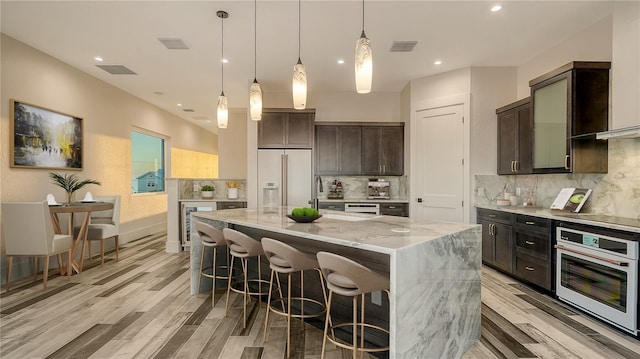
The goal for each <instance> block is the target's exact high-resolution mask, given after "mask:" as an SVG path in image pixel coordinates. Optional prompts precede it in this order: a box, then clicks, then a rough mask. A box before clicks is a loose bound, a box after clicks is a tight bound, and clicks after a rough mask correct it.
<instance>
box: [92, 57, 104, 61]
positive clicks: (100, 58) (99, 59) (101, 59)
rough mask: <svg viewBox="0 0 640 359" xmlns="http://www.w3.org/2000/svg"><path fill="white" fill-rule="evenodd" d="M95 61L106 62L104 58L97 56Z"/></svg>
mask: <svg viewBox="0 0 640 359" xmlns="http://www.w3.org/2000/svg"><path fill="white" fill-rule="evenodd" d="M94 59H95V60H96V61H100V62H102V61H104V59H103V58H102V57H100V56H96V57H94Z"/></svg>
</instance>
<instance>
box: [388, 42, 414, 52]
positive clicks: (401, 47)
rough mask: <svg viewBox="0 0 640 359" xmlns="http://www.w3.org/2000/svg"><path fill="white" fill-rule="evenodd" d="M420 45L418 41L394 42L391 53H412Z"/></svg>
mask: <svg viewBox="0 0 640 359" xmlns="http://www.w3.org/2000/svg"><path fill="white" fill-rule="evenodd" d="M417 45H418V42H417V41H394V42H393V43H392V44H391V49H390V51H391V52H411V51H413V49H415V48H416V46H417Z"/></svg>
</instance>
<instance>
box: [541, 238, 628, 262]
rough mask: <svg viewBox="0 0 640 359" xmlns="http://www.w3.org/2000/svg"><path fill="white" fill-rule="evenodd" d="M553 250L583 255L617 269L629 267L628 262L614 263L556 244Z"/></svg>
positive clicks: (611, 260)
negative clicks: (617, 267)
mask: <svg viewBox="0 0 640 359" xmlns="http://www.w3.org/2000/svg"><path fill="white" fill-rule="evenodd" d="M554 248H556V249H561V250H563V251H567V252H571V253H576V254H580V255H583V256H585V257H589V258H593V259H597V260H601V261H603V262H607V263H609V264H613V265H616V266H619V267H628V266H629V262H620V261H616V260H613V259H608V258H604V257H600V256H596V255H593V254H588V253H584V252H581V251H577V250H575V249H571V248H568V247H565V246H563V245H560V244H556V245H555V246H554Z"/></svg>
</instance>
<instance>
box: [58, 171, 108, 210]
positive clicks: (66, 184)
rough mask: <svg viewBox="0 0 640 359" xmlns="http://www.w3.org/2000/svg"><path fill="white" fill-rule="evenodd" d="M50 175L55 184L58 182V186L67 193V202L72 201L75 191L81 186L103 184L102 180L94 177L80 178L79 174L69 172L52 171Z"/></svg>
mask: <svg viewBox="0 0 640 359" xmlns="http://www.w3.org/2000/svg"><path fill="white" fill-rule="evenodd" d="M49 175H50V176H51V179H52V180H53V183H54V184H56V185H57V186H59V187H61V188H62V189H64V190H65V192H66V195H67V197H66V203H67V204H69V203H71V198H72V197H73V192H75V191H77V190H79V189H80V188H82V187H84V186H86V185H88V184H97V185H98V186H99V185H101V183H100V182H98V181H96V180H92V179H85V180H80V178H78V176H76V175H74V174H68V173H67V174H64V175H61V174H58V173H55V172H50V173H49Z"/></svg>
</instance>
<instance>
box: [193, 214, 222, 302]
mask: <svg viewBox="0 0 640 359" xmlns="http://www.w3.org/2000/svg"><path fill="white" fill-rule="evenodd" d="M196 231H198V235H199V236H200V240H201V241H202V255H201V256H200V274H199V275H198V291H197V292H196V295H197V296H200V282H201V281H202V277H203V276H204V277H207V278H211V279H212V280H213V286H212V289H211V306H212V307H214V306H215V295H216V279H226V280H229V274H230V270H229V268H230V266H229V249H228V248H227V241H226V240H225V239H224V235H223V234H222V231H221V230H219V229H217V228H215V227H213V226H212V225H210V224H206V223H202V222H196ZM220 247H225V250H226V256H227V261H226V264H225V265H220V266H218V265H216V259H217V255H218V248H220ZM207 248H212V249H213V263H212V266H211V267H207V268H203V267H204V252H205V250H206V249H207ZM217 268H225V269H226V270H227V275H216V269H217ZM208 269H211V274H208V273H206V270H208Z"/></svg>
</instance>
